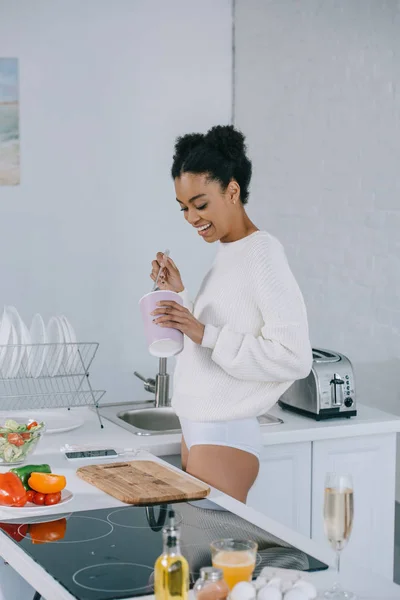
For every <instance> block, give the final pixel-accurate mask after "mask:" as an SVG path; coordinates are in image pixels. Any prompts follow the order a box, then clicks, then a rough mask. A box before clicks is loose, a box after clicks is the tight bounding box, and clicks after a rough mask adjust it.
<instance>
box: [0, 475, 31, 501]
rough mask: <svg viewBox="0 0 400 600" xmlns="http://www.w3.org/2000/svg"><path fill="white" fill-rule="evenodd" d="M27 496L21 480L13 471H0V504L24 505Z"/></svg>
mask: <svg viewBox="0 0 400 600" xmlns="http://www.w3.org/2000/svg"><path fill="white" fill-rule="evenodd" d="M27 501H28V498H27V495H26V490H25V488H24V486H23V485H22V481H21V480H20V478H19V477H18V475H15V473H0V505H2V506H25V504H26V503H27Z"/></svg>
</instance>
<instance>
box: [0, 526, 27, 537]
mask: <svg viewBox="0 0 400 600" xmlns="http://www.w3.org/2000/svg"><path fill="white" fill-rule="evenodd" d="M0 529H2V530H3V531H5V532H6V533H8V535H9V536H10V537H11V538H12V539H13V540H15V541H16V542H21V541H22V540H23V539H24V538H26V536H27V535H28V525H27V524H19V523H0Z"/></svg>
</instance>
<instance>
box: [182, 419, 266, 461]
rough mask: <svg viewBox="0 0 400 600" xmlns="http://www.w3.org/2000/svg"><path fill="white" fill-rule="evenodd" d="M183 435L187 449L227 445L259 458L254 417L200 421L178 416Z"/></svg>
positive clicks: (256, 423)
mask: <svg viewBox="0 0 400 600" xmlns="http://www.w3.org/2000/svg"><path fill="white" fill-rule="evenodd" d="M180 422H181V426H182V433H183V437H184V438H185V442H186V446H187V447H188V450H190V448H191V447H192V446H198V445H205V444H206V445H210V446H229V447H230V448H237V449H238V450H243V452H249V453H250V454H254V455H255V456H257V458H260V452H261V446H262V441H261V429H260V424H259V422H258V420H257V419H256V417H254V418H251V419H237V420H234V421H210V422H207V423H202V422H199V421H189V420H188V419H184V418H182V417H180Z"/></svg>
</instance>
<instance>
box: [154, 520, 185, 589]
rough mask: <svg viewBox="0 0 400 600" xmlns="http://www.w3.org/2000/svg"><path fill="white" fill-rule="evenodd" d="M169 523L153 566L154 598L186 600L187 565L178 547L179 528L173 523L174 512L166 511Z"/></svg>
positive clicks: (165, 528) (164, 530)
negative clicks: (161, 550) (161, 547)
mask: <svg viewBox="0 0 400 600" xmlns="http://www.w3.org/2000/svg"><path fill="white" fill-rule="evenodd" d="M168 519H169V523H168V525H167V526H166V527H164V529H163V543H164V549H163V553H162V554H161V556H159V557H158V558H157V560H156V564H155V566H154V593H155V597H156V600H187V598H188V592H189V565H188V562H187V560H186V558H185V557H184V556H182V554H181V549H180V529H179V527H178V526H177V525H176V524H175V512H174V511H173V510H170V511H169V513H168Z"/></svg>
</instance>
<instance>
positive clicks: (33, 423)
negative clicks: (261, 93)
mask: <svg viewBox="0 0 400 600" xmlns="http://www.w3.org/2000/svg"><path fill="white" fill-rule="evenodd" d="M37 426H38V423H37V422H36V421H32V423H29V425H28V429H32V427H37Z"/></svg>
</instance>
